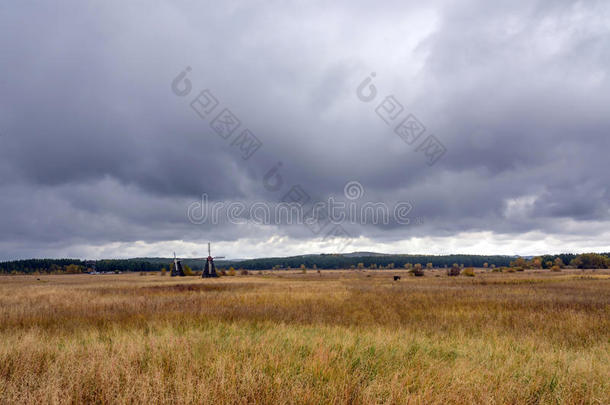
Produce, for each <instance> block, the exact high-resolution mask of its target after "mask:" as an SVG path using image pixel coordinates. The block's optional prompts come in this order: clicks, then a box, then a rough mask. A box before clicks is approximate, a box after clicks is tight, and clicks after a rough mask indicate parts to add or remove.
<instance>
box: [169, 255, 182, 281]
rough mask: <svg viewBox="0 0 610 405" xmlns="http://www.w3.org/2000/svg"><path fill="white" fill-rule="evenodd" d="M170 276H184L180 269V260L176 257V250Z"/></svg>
mask: <svg viewBox="0 0 610 405" xmlns="http://www.w3.org/2000/svg"><path fill="white" fill-rule="evenodd" d="M171 276H172V277H176V276H180V277H184V270H182V261H181V260H178V259H176V252H174V267H173V268H172V273H171Z"/></svg>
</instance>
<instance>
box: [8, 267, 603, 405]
mask: <svg viewBox="0 0 610 405" xmlns="http://www.w3.org/2000/svg"><path fill="white" fill-rule="evenodd" d="M393 274H400V275H402V276H403V277H402V280H400V281H398V282H394V281H392V275H393ZM0 342H1V343H0V403H2V404H6V403H15V404H17V403H19V404H21V403H37V404H39V403H125V402H132V403H133V402H138V403H140V402H144V403H159V402H171V403H316V404H317V403H367V404H368V403H426V404H430V403H438V404H441V403H442V404H445V403H488V404H495V403H511V404H512V403H528V404H535V403H570V404H573V403H594V404H608V403H610V383H609V380H610V273H608V271H602V270H598V271H595V272H593V271H563V272H561V273H552V272H549V271H526V272H519V273H509V274H507V273H491V272H483V271H482V270H478V271H477V274H476V276H475V277H463V276H460V277H451V278H450V277H448V276H446V275H445V273H444V272H441V271H428V272H426V276H425V277H419V278H415V277H409V276H407V274H406V273H405V272H400V271H394V272H390V271H364V272H362V271H322V273H321V274H318V273H316V272H312V271H309V272H308V273H307V274H301V273H299V272H293V273H286V272H263V273H262V274H260V273H258V272H255V275H249V276H235V277H222V278H220V279H215V280H203V279H199V278H195V277H186V278H180V279H176V278H170V277H161V276H160V275H152V276H144V277H143V276H140V275H138V274H129V275H96V276H92V275H66V276H13V277H0Z"/></svg>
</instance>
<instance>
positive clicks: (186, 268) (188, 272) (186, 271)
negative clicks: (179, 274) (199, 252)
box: [182, 264, 193, 276]
mask: <svg viewBox="0 0 610 405" xmlns="http://www.w3.org/2000/svg"><path fill="white" fill-rule="evenodd" d="M182 270H184V275H185V276H192V275H193V270H192V269H191V268H190V267H189V266H188V264H184V265H182Z"/></svg>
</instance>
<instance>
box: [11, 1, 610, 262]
mask: <svg viewBox="0 0 610 405" xmlns="http://www.w3.org/2000/svg"><path fill="white" fill-rule="evenodd" d="M56 3H57V4H56ZM0 50H1V53H0V61H1V66H2V75H1V76H0V229H1V232H0V260H9V259H17V258H30V257H75V258H102V257H103V258H115V257H116V258H118V257H136V256H171V255H172V252H174V251H176V253H177V254H178V256H182V257H198V256H203V255H205V253H206V252H205V243H206V242H207V241H209V240H210V241H212V242H213V249H214V252H213V253H215V254H218V255H225V256H227V257H230V258H247V257H259V256H269V255H292V254H306V253H319V252H335V251H356V250H369V251H381V252H388V253H434V254H448V253H474V254H495V253H498V254H522V255H530V254H541V253H559V252H583V251H610V226H609V225H610V204H609V198H610V192H609V189H608V186H609V183H610V182H609V180H610V174H609V173H610V159H609V151H610V148H609V147H610V138H609V135H610V112H609V108H610V81H609V77H608V70H609V68H610V3H609V2H608V1H594V0H592V1H582V2H580V1H568V0H548V1H530V0H528V1H516V0H510V1H500V0H499V1H489V0H471V1H468V0H466V1H428V2H421V1H404V0H401V1H387V2H370V1H367V2H365V1H354V0H351V1H336V2H327V1H306V2H305V1H303V2H285V1H252V0H249V1H214V2H206V1H197V2H195V1H192V2H191V1H189V2H171V3H170V2H149V1H133V2H125V1H103V2H102V1H97V2H88V1H82V0H79V1H61V2H29V1H5V2H2V4H1V5H0ZM187 68H188V70H186V69H187ZM181 73H186V74H185V75H182V76H180V75H181ZM365 80H368V81H366V82H365V83H363V81H365ZM204 90H207V92H205V93H203V94H204V96H201V94H202V92H203V91H204ZM210 95H211V97H210ZM390 96H392V97H393V98H391V99H388V98H387V97H390ZM202 97H204V98H202ZM388 100H390V101H388ZM392 100H393V101H392ZM193 101H198V103H195V104H193V105H191V104H192V103H193ZM216 103H217V104H216ZM397 103H399V104H397ZM193 106H194V107H193ZM202 106H203V107H202ZM204 107H205V108H204ZM213 107H214V108H213ZM197 108H198V109H199V114H201V115H199V114H198V112H197V111H195V109H197ZM225 108H226V109H228V111H231V113H232V114H233V116H234V117H235V118H236V119H237V120H239V127H237V128H233V126H226V127H223V128H224V129H220V130H219V129H218V126H215V125H214V119H215V117H217V116H218V115H220V121H218V122H221V121H222V118H223V117H225V116H224V115H222V114H223V111H224V109H225ZM204 109H205V112H203V110H204ZM208 110H210V112H209V114H207V115H206V112H207V111H208ZM384 114H386V115H384ZM409 115H411V117H416V119H417V122H418V123H419V124H420V125H421V126H422V127H425V130H424V132H423V133H422V134H421V135H419V137H417V136H415V135H417V134H419V133H420V132H421V131H418V132H417V134H415V133H411V132H410V133H409V134H410V135H409V136H406V137H405V136H403V137H401V136H399V134H397V132H400V131H395V129H396V127H397V126H398V125H399V124H401V122H402V121H403V119H405V118H406V117H408V116H409ZM382 116H383V117H385V120H384V119H383V118H382ZM386 121H387V122H386ZM405 122H410V121H405ZM246 129H247V130H249V132H246V133H244V130H246ZM231 130H233V131H234V132H230V131H231ZM218 131H220V135H219V133H218ZM221 135H222V136H221ZM251 135H254V136H255V137H256V139H257V140H258V141H259V142H260V147H259V148H258V149H255V148H254V147H251V148H246V146H252V145H256V143H245V141H246V140H249V141H252V139H253V138H252V137H251ZM403 135H404V133H403ZM431 135H432V136H434V137H433V138H431V137H430V136H431ZM225 137H226V139H225ZM433 141H434V142H438V143H434V145H432V146H434V147H433V148H432V149H430V147H431V142H433ZM439 145H442V146H439ZM435 148H436V149H435ZM430 151H437V152H438V151H444V153H442V154H440V153H436V154H434V153H431V152H430ZM426 152H429V153H426ZM250 153H252V154H251V155H249V154H250ZM246 155H249V157H248V156H246ZM244 157H248V158H247V159H244ZM279 162H281V164H280V165H278V163H279ZM274 169H277V170H275V171H274ZM278 176H279V177H278ZM350 182H351V183H350ZM348 183H349V184H351V185H352V186H355V187H356V192H357V196H356V197H354V196H353V195H346V191H347V190H346V184H348ZM293 186H299V187H298V188H297V189H298V190H300V191H302V192H304V193H306V195H307V196H309V197H310V201H317V200H323V201H327V200H328V199H329V198H333V199H336V201H341V202H348V203H352V202H353V203H357V204H358V207H360V206H361V205H362V204H365V203H384V204H386V206H388V207H389V209H390V211H391V212H393V208H394V207H396V205H397V204H400V203H403V204H408V206H409V207H410V208H409V209H408V210H407V211H408V217H409V221H408V222H409V223H408V224H405V223H399V222H401V221H396V218H391V219H390V221H388V222H387V223H378V224H375V223H371V222H366V223H363V222H364V221H361V220H360V221H349V220H348V221H343V222H340V221H335V223H329V224H326V225H324V224H323V223H322V221H320V226H319V227H318V228H320V229H318V228H316V227H315V226H311V227H310V226H308V225H306V224H287V223H285V222H287V221H281V222H280V223H278V224H275V223H270V224H262V223H260V222H256V221H251V220H248V218H245V219H246V220H244V221H238V222H239V223H230V221H227V220H220V221H218V223H212V221H209V220H198V218H199V217H197V218H195V220H193V210H194V209H196V208H198V207H199V206H198V205H197V204H201V201H202V195H205V196H206V197H205V198H207V199H208V204H212V203H221V202H223V203H225V204H229V203H231V202H236V203H243V204H244V205H246V206H248V207H251V206H252V204H262V203H268V204H269V206H270V207H273V206H274V204H276V203H277V202H279V201H282V200H283V199H285V198H286V195H287V194H288V193H289V192H290V191H291V190H293V191H294V189H293ZM300 195H301V196H302V195H303V193H301V194H300ZM405 206H406V205H405ZM189 207H190V208H189ZM189 212H191V215H190V216H189V214H188V213H189ZM234 222H235V221H234ZM402 222H405V221H402ZM332 235H339V236H342V237H337V238H334V237H331V236H332Z"/></svg>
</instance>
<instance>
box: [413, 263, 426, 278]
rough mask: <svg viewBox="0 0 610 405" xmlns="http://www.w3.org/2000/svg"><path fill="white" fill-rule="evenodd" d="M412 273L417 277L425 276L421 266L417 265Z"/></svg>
mask: <svg viewBox="0 0 610 405" xmlns="http://www.w3.org/2000/svg"><path fill="white" fill-rule="evenodd" d="M410 273H411V274H413V275H414V276H415V277H422V276H423V275H424V270H423V269H422V267H421V264H419V263H417V264H416V265H415V266H413V269H412V270H410Z"/></svg>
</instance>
